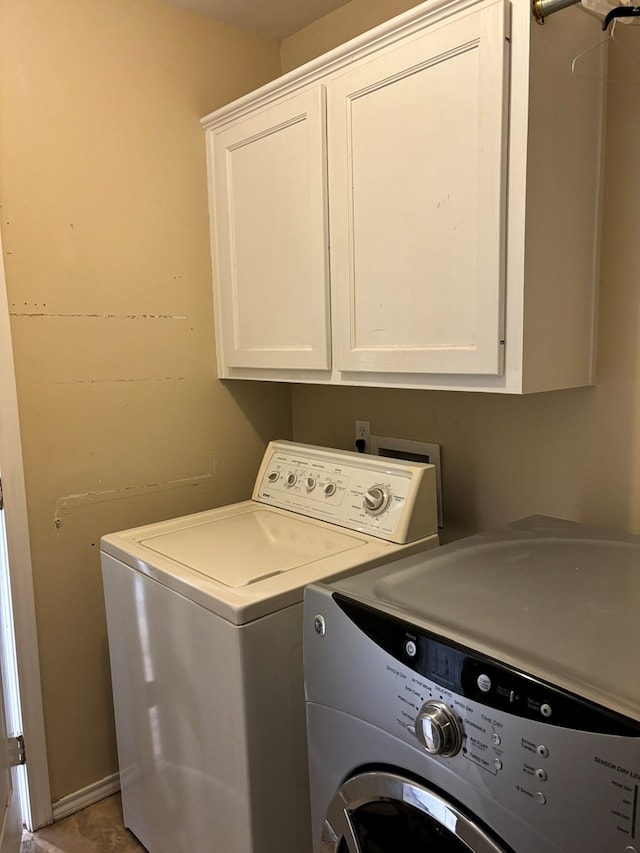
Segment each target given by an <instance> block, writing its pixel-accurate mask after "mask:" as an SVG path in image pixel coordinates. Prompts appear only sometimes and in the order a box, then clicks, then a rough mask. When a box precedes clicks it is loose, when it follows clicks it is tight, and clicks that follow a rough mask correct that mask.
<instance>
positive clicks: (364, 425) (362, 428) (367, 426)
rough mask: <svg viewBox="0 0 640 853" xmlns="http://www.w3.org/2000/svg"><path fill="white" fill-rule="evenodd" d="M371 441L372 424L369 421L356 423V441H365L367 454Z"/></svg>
mask: <svg viewBox="0 0 640 853" xmlns="http://www.w3.org/2000/svg"><path fill="white" fill-rule="evenodd" d="M370 440H371V423H370V422H369V421H356V441H364V450H365V453H368V452H369V443H370ZM356 446H357V445H356Z"/></svg>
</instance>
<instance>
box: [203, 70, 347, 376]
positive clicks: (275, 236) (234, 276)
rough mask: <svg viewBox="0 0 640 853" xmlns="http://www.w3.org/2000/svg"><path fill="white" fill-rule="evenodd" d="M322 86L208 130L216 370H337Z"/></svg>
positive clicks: (323, 91)
mask: <svg viewBox="0 0 640 853" xmlns="http://www.w3.org/2000/svg"><path fill="white" fill-rule="evenodd" d="M325 124H326V94H325V89H324V87H322V86H315V87H314V88H313V89H311V90H307V91H303V92H300V93H298V94H296V95H294V96H292V97H289V98H287V99H285V100H281V101H278V102H276V103H275V104H272V105H269V106H267V107H265V108H263V109H262V110H260V111H257V112H253V113H251V114H248V115H245V116H243V117H242V118H240V119H238V120H236V121H235V122H233V123H232V124H230V125H228V126H226V127H223V128H222V129H220V130H215V131H211V132H210V134H209V141H208V144H209V158H210V163H211V165H212V168H211V169H210V174H211V178H210V180H211V181H212V182H213V187H212V188H211V189H212V192H211V196H212V199H213V205H212V218H213V246H214V276H215V281H214V290H215V306H216V334H217V336H218V341H217V346H218V360H219V364H218V372H219V373H220V375H222V376H224V375H225V372H226V369H227V368H229V367H231V368H237V367H240V368H242V367H251V368H278V369H282V368H285V369H286V368H290V369H295V368H309V369H313V368H315V369H328V368H329V367H330V366H331V359H330V338H329V273H328V247H327V204H326V133H325Z"/></svg>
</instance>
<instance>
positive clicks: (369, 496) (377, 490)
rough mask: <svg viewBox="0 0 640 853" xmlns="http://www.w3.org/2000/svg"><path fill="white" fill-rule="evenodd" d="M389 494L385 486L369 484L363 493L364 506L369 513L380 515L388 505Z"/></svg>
mask: <svg viewBox="0 0 640 853" xmlns="http://www.w3.org/2000/svg"><path fill="white" fill-rule="evenodd" d="M390 500H391V495H390V493H389V489H388V488H387V487H386V486H371V488H369V489H367V491H366V492H365V493H364V508H365V509H366V510H367V512H369V513H371V515H380V513H381V512H384V511H385V509H386V508H387V507H388V506H389V501H390Z"/></svg>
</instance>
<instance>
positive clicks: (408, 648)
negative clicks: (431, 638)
mask: <svg viewBox="0 0 640 853" xmlns="http://www.w3.org/2000/svg"><path fill="white" fill-rule="evenodd" d="M404 650H405V652H406V653H407V655H408V656H409V657H410V658H414V657H415V656H416V655H417V653H418V647H417V646H416V644H415V642H414V641H413V640H407V642H406V643H405V644H404Z"/></svg>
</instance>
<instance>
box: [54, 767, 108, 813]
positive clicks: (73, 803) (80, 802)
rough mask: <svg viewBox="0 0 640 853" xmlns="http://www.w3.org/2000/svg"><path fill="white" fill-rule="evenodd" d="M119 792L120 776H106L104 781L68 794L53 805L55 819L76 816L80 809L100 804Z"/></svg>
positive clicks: (101, 780)
mask: <svg viewBox="0 0 640 853" xmlns="http://www.w3.org/2000/svg"><path fill="white" fill-rule="evenodd" d="M119 790H120V775H119V774H118V773H112V774H111V775H110V776H105V777H104V779H100V780H99V781H98V782H92V784H91V785H87V787H86V788H81V789H80V790H79V791H75V792H74V793H73V794H67V795H66V796H65V797H62V799H60V800H57V801H56V802H55V803H54V804H53V819H54V821H55V820H62V818H63V817H69V815H70V814H75V812H79V811H80V809H86V808H87V806H92V805H93V804H94V803H99V802H100V800H104V799H105V797H110V796H111V795H112V794H117V793H118V791H119Z"/></svg>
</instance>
